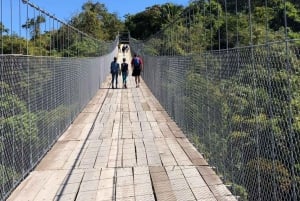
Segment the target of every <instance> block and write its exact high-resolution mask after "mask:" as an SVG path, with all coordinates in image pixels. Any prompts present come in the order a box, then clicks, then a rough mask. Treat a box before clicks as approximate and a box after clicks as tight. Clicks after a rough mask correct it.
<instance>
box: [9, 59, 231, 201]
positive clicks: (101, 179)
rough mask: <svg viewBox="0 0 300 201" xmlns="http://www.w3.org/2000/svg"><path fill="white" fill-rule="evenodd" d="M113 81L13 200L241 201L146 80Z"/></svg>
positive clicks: (69, 130) (91, 102) (100, 92)
mask: <svg viewBox="0 0 300 201" xmlns="http://www.w3.org/2000/svg"><path fill="white" fill-rule="evenodd" d="M119 54H120V53H119ZM121 59H122V55H119V62H120V63H121ZM129 59H130V58H129V56H127V61H130V60H129ZM110 80H111V79H110V77H109V78H108V79H107V81H106V82H105V83H104V84H103V86H102V89H100V90H99V91H98V93H97V95H96V96H95V97H94V98H93V99H92V100H91V101H90V103H89V104H88V105H87V107H86V108H85V109H84V110H83V111H82V113H81V114H80V115H79V116H78V117H77V119H76V120H75V121H74V122H73V124H72V125H71V126H70V127H69V129H68V130H67V131H66V132H65V133H64V134H63V135H62V136H61V137H60V139H59V140H58V141H57V143H56V144H55V145H54V147H53V148H52V149H51V150H50V151H49V153H48V154H47V155H46V156H45V158H44V159H43V160H42V161H41V163H40V164H39V165H38V166H37V167H36V168H35V170H34V171H32V172H31V174H30V175H29V176H28V177H27V178H26V179H25V180H24V181H23V182H22V183H21V184H20V185H19V186H18V187H17V188H16V189H15V191H14V192H13V193H12V194H11V196H10V197H9V198H8V200H9V201H12V200H14V201H17V200H20V201H24V200H28V201H33V200H34V201H39V200H57V201H58V200H60V201H64V200H77V201H88V200H99V201H100V200H122V201H124V200H136V201H138V200H141V201H147V200H162V201H165V200H171V201H173V200H184V201H190V200H236V199H235V197H234V196H232V195H231V193H230V192H229V191H228V189H227V188H226V187H225V185H224V184H223V183H222V181H221V180H220V178H219V177H218V176H217V175H216V174H215V173H214V171H213V170H212V169H211V168H210V167H209V166H208V164H207V162H206V161H205V160H204V159H203V157H202V156H201V154H199V153H198V152H197V151H196V149H195V148H194V147H193V146H192V144H191V143H190V142H189V141H188V139H187V138H186V137H185V136H184V134H183V133H182V131H181V130H180V129H179V128H178V126H177V125H176V124H175V123H174V122H173V121H172V120H171V118H170V117H169V116H168V114H167V113H166V112H165V111H164V109H163V108H162V106H161V105H160V104H159V103H158V101H157V100H156V99H155V98H154V96H153V95H152V94H151V92H150V91H149V89H148V88H147V86H146V85H145V83H144V82H142V84H141V86H140V87H139V88H136V87H135V83H134V80H133V78H132V76H129V80H128V82H129V83H128V86H129V88H128V89H114V90H113V89H109V82H110ZM119 83H121V78H120V77H119Z"/></svg>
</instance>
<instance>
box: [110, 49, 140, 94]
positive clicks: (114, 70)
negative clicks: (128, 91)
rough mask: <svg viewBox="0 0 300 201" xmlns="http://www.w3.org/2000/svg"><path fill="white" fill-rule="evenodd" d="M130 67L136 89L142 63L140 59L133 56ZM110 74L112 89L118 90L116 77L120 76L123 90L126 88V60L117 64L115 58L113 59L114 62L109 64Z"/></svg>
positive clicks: (138, 83) (127, 71)
mask: <svg viewBox="0 0 300 201" xmlns="http://www.w3.org/2000/svg"><path fill="white" fill-rule="evenodd" d="M130 64H131V67H132V76H134V77H135V84H136V87H139V85H140V75H141V71H142V69H143V61H142V59H141V58H140V57H139V56H138V55H137V54H135V55H134V57H133V58H132V60H131V63H130ZM110 73H111V75H112V83H111V85H112V88H113V89H114V88H118V75H121V74H122V80H123V88H127V78H128V73H129V68H128V63H127V62H126V58H123V61H122V63H121V67H120V64H119V63H118V62H117V57H114V60H113V61H112V62H111V64H110Z"/></svg>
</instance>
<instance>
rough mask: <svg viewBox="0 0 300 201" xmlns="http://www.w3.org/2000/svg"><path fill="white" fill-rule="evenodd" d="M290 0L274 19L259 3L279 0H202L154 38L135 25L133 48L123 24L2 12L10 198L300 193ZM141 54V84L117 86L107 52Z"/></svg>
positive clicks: (2, 151)
mask: <svg viewBox="0 0 300 201" xmlns="http://www.w3.org/2000/svg"><path fill="white" fill-rule="evenodd" d="M292 2H293V1H281V2H280V3H278V2H277V3H278V9H279V10H280V9H281V10H280V12H279V13H280V15H281V18H280V19H282V20H281V21H280V22H281V23H282V27H281V28H278V29H276V30H275V29H272V28H273V27H271V25H270V24H272V23H273V25H274V19H275V17H274V19H270V16H267V15H262V14H261V13H268V12H269V11H270V10H269V9H270V8H272V7H273V8H274V9H275V8H277V7H276V6H277V4H275V3H274V2H273V1H268V0H265V1H264V4H262V5H260V7H259V6H257V3H256V2H255V1H251V0H248V1H247V2H238V1H236V0H224V1H218V0H216V1H199V2H198V3H197V1H195V2H194V3H191V5H190V7H189V9H186V10H185V11H184V12H183V13H182V14H181V16H180V18H178V19H177V20H175V21H174V22H172V23H171V24H170V25H168V26H167V27H165V28H164V29H163V30H161V31H160V32H159V33H157V34H155V35H153V36H151V37H150V38H149V39H147V40H145V41H139V40H136V39H134V38H131V37H130V35H128V36H129V38H128V41H129V42H128V43H129V51H128V52H125V53H123V52H122V51H120V50H119V49H118V44H119V40H120V38H118V37H116V39H115V40H113V41H109V42H107V41H99V40H96V39H94V38H92V37H91V36H89V35H88V34H86V33H84V32H82V31H80V30H78V29H76V28H74V27H72V26H70V25H69V24H67V23H65V22H63V21H62V20H60V19H58V18H56V17H55V16H54V15H52V14H49V13H48V12H47V11H45V10H43V9H41V8H39V7H38V6H36V5H34V4H32V3H30V1H27V0H24V1H22V2H21V1H19V2H10V6H11V8H18V13H19V17H18V19H14V18H13V17H10V22H9V25H6V26H7V27H9V28H10V29H11V30H10V31H8V30H7V29H5V26H4V25H5V24H4V23H1V25H2V28H1V29H2V32H1V55H0V60H1V70H0V71H1V73H0V93H1V95H0V110H1V116H0V157H1V159H0V160H1V164H0V184H1V186H0V199H1V200H9V201H19V200H20V201H24V200H28V201H39V200H57V201H63V200H76V201H80V200H84V201H86V200H104V201H108V200H122V201H123V200H136V201H137V200H143V201H144V200H153V201H156V200H162V201H165V200H172V201H173V200H174V201H175V200H184V201H192V200H207V201H208V200H209V201H210V200H218V201H223V200H243V201H244V200H245V201H246V200H255V201H256V200H261V201H265V200H272V201H273V200H287V201H290V200H293V201H296V200H299V199H300V191H299V189H300V158H299V157H300V153H299V152H300V135H299V134H300V133H299V131H300V130H299V129H300V126H299V125H300V104H299V100H300V93H299V89H300V82H299V80H300V75H299V67H300V38H299V37H297V34H296V33H295V32H293V30H294V29H296V28H297V26H298V24H299V23H298V24H297V19H296V18H293V16H295V15H296V14H295V13H293V15H292V14H291V12H292V11H294V10H293V9H292V4H291V3H292ZM2 3H3V2H2V1H1V5H2ZM254 5H255V6H257V7H256V9H253V7H254ZM10 10H11V14H9V11H7V10H5V11H4V10H2V6H1V20H2V19H3V17H2V16H4V15H7V16H9V15H11V16H12V9H10ZM260 11H262V12H260ZM259 15H261V18H257V19H256V18H255V17H257V16H259ZM6 19H8V17H7V18H6ZM29 19H32V20H29ZM212 19H214V20H215V21H213V20H212ZM245 19H246V20H245ZM243 20H244V21H243ZM2 21H5V20H2ZM275 21H276V20H275ZM277 21H278V20H277ZM24 22H26V24H24ZM31 22H32V23H31ZM233 22H234V23H233ZM245 23H247V24H245ZM42 24H43V26H42ZM232 24H234V25H235V26H231V25H232ZM289 24H293V26H291V25H290V26H289ZM295 27H296V28H295ZM121 40H124V38H122V39H121ZM126 43H127V39H126ZM133 53H137V54H138V55H140V56H141V58H142V59H143V64H144V68H143V72H142V76H141V77H142V81H141V85H140V87H136V84H135V82H134V78H133V77H132V76H131V69H130V73H129V76H128V84H127V85H128V88H122V81H121V78H120V77H121V76H119V80H118V81H119V85H118V86H119V88H117V89H112V87H111V75H110V63H111V62H112V60H113V58H114V57H117V58H118V62H119V63H121V62H122V59H123V58H126V61H127V62H128V63H130V61H131V59H132V55H133Z"/></svg>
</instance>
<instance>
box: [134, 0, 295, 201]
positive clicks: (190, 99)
mask: <svg viewBox="0 0 300 201" xmlns="http://www.w3.org/2000/svg"><path fill="white" fill-rule="evenodd" d="M195 2H202V1H195ZM218 2H220V1H205V2H204V1H203V2H202V3H199V4H196V3H195V4H193V5H192V6H191V7H190V9H187V10H186V11H185V12H184V13H183V14H182V16H181V18H179V19H177V20H176V21H174V22H173V23H171V24H170V25H169V26H168V27H166V28H165V29H164V30H162V31H161V32H159V33H157V34H156V35H154V36H152V37H150V38H149V39H148V40H146V41H137V40H134V39H131V41H130V45H131V49H132V50H133V51H134V52H137V53H138V54H140V55H141V56H142V57H143V60H144V63H145V65H144V66H145V68H144V72H143V73H142V76H143V79H144V80H145V82H146V83H147V86H149V87H150V89H151V90H152V92H153V94H154V95H155V96H156V97H157V99H158V100H159V101H160V103H161V104H162V105H163V107H164V108H165V109H166V110H167V112H168V113H169V114H170V115H171V116H172V118H173V119H174V120H175V121H176V122H177V124H178V125H179V126H180V127H181V128H182V130H183V131H184V132H185V133H186V134H187V136H188V137H189V139H190V140H191V141H192V142H193V143H194V145H195V146H196V147H197V148H198V149H199V150H200V152H201V153H203V155H204V157H205V158H206V160H207V161H208V162H209V164H210V165H211V166H212V167H213V168H215V169H216V171H217V173H218V174H219V175H220V177H221V178H222V179H223V181H224V183H225V184H227V185H228V186H229V189H230V190H231V191H232V194H233V195H236V196H238V197H239V200H253V201H254V200H255V201H256V200H264V201H265V200H270V201H271V200H272V201H273V200H299V199H300V190H299V189H300V169H299V167H300V157H299V156H300V129H299V128H300V127H299V123H300V119H299V117H300V82H299V80H300V74H299V72H300V38H297V37H296V38H295V37H294V38H292V37H291V36H295V35H289V34H288V32H282V30H289V31H291V30H292V29H293V28H294V27H288V25H287V24H283V27H282V28H280V29H279V30H278V31H276V30H275V31H274V30H271V28H270V27H268V26H266V24H268V23H270V21H268V19H267V18H266V19H264V18H260V19H259V20H260V21H263V25H264V26H262V27H266V29H265V30H261V32H259V33H264V34H263V35H262V36H261V37H262V38H263V39H262V38H259V36H257V35H256V37H257V38H256V40H254V36H253V35H254V30H256V31H257V29H256V27H254V25H255V26H257V27H259V23H260V22H259V20H256V19H254V18H252V17H251V14H252V12H253V10H252V9H251V6H249V5H242V4H244V3H243V2H239V1H238V2H239V4H236V9H233V10H235V12H233V13H229V11H228V13H226V10H227V9H225V8H227V7H226V2H227V3H229V2H230V3H231V9H232V5H235V4H234V2H233V1H226V0H225V1H224V2H225V5H224V4H223V5H220V6H217V5H218V4H220V3H218ZM249 2H250V3H251V1H249ZM278 3H279V2H278ZM279 4H280V5H277V6H278V9H283V8H284V7H285V6H286V2H285V1H281V2H280V3H279ZM251 5H252V3H251ZM252 6H253V5H252ZM289 6H290V5H289ZM262 7H263V8H265V9H268V6H267V4H264V5H263V6H262ZM274 7H275V6H274ZM222 8H223V9H222ZM215 9H219V10H215ZM228 9H229V7H228ZM239 9H240V10H239ZM243 9H249V10H243ZM274 10H276V9H275V8H274ZM282 11H283V12H282V13H283V16H282V19H287V18H288V16H287V11H286V10H282ZM282 13H281V14H282ZM274 15H275V14H274ZM249 16H250V20H249ZM205 19H206V21H205ZM212 19H218V23H219V24H218V23H217V22H214V21H212ZM242 19H247V23H248V24H247V25H248V26H244V28H243V29H242V28H241V27H240V26H241V25H240V24H241V23H245V22H244V21H243V22H242ZM229 21H231V22H232V21H234V22H236V24H237V25H236V27H235V29H234V28H233V27H230V24H228V22H229ZM287 21H288V20H287ZM214 23H216V24H214ZM217 25H219V27H217ZM231 26H232V24H231ZM245 28H246V29H248V28H249V30H245ZM259 30H260V29H259ZM255 34H258V33H255ZM271 39H272V40H271ZM249 44H250V45H249Z"/></svg>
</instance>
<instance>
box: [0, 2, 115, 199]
mask: <svg viewBox="0 0 300 201" xmlns="http://www.w3.org/2000/svg"><path fill="white" fill-rule="evenodd" d="M23 3H24V4H23ZM23 3H22V2H21V1H18V2H17V1H13V2H12V1H10V2H8V1H7V2H2V1H1V16H6V20H7V19H11V20H10V21H9V22H6V24H5V20H4V21H3V23H1V30H2V32H1V37H0V40H1V55H0V65H1V67H0V161H1V162H0V200H5V199H6V198H7V196H8V195H9V193H10V192H11V191H12V189H14V188H15V187H16V186H17V185H18V183H19V182H20V181H22V180H23V179H24V178H25V177H26V176H27V175H28V173H29V172H30V171H31V170H32V169H33V168H34V167H35V166H36V165H37V163H38V162H39V161H40V160H41V159H42V157H43V156H44V155H45V154H46V153H47V151H48V150H49V149H50V148H51V147H52V145H53V144H54V143H55V142H56V140H57V139H58V138H59V137H60V136H61V134H62V133H63V132H64V131H65V130H66V129H67V128H68V126H69V125H70V124H71V123H72V122H73V120H74V119H75V117H76V116H77V115H78V114H79V113H80V112H81V111H82V109H83V108H84V107H85V106H86V104H87V103H88V102H89V101H90V99H91V98H92V97H94V95H95V94H96V92H97V91H98V90H99V88H100V87H101V84H102V83H103V82H104V81H105V79H106V78H107V75H108V74H109V65H110V62H111V60H112V58H113V57H114V55H116V54H117V51H118V50H117V48H116V47H117V42H118V41H117V40H115V41H111V42H103V41H99V40H96V39H93V38H92V37H90V36H88V35H86V34H84V33H82V32H80V31H79V30H77V29H76V28H74V27H72V26H70V25H68V24H66V23H64V22H62V21H61V20H59V19H57V18H55V17H54V16H52V15H50V14H48V13H47V12H45V11H43V10H41V9H39V8H38V7H37V6H35V5H33V4H31V3H30V2H28V1H23ZM2 6H3V7H5V6H10V7H11V8H18V9H14V13H18V14H19V18H18V19H16V18H15V15H14V16H12V14H13V13H12V10H13V9H8V10H4V9H3V7H2ZM10 11H11V13H10V14H9V12H10ZM10 15H11V17H10V18H8V17H7V16H10ZM1 19H2V17H1ZM21 23H22V24H23V23H24V24H23V25H21ZM5 27H9V28H10V30H9V31H8V29H6V28H5ZM24 199H25V198H24Z"/></svg>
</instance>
